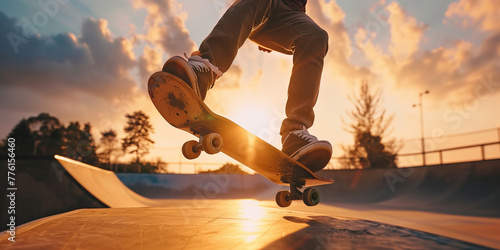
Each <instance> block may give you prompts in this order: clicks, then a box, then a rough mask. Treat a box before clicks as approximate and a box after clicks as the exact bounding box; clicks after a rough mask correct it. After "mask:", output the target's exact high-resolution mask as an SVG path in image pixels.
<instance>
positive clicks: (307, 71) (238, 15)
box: [200, 0, 328, 135]
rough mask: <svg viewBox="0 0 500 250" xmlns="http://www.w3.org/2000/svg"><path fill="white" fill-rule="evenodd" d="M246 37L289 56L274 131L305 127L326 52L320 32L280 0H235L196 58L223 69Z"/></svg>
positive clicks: (310, 118) (310, 122) (311, 113)
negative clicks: (283, 96)
mask: <svg viewBox="0 0 500 250" xmlns="http://www.w3.org/2000/svg"><path fill="white" fill-rule="evenodd" d="M247 38H249V39H250V40H252V41H254V42H256V43H258V44H259V45H261V46H262V47H265V48H268V49H272V50H275V51H279V52H282V53H285V54H291V55H293V69H292V75H291V78H290V84H289V86H288V100H287V103H286V109H285V111H286V116H287V118H286V119H285V120H284V121H283V123H282V126H281V131H280V134H281V135H284V134H285V133H287V132H289V131H291V130H296V129H302V128H303V127H304V126H305V127H306V128H309V127H311V126H312V125H313V122H314V111H313V108H314V105H315V104H316V100H317V98H318V92H319V85H320V79H321V73H322V70H323V60H324V57H325V55H326V53H327V51H328V34H327V33H326V31H324V30H323V29H322V28H320V27H319V26H318V25H317V24H316V23H315V22H314V21H313V20H312V19H311V18H310V17H309V16H307V15H306V14H305V13H303V12H301V11H298V10H294V9H292V8H291V7H289V6H287V5H286V4H284V3H283V2H282V1H281V0H237V1H236V2H235V3H233V5H232V6H231V7H230V8H229V9H228V10H227V11H226V13H225V14H224V15H223V16H222V18H221V19H220V20H219V22H218V23H217V25H216V26H215V27H214V29H213V30H212V32H211V33H210V34H209V35H208V36H207V38H206V39H205V40H204V41H203V42H202V43H201V45H200V52H201V57H203V58H207V59H208V60H209V61H210V62H211V63H213V64H214V65H215V66H217V67H218V68H219V69H220V70H221V71H222V72H226V71H227V70H228V69H229V67H230V66H231V64H232V62H233V60H234V58H235V57H236V53H237V51H238V49H239V48H240V47H241V46H242V45H243V43H244V42H245V40H246V39H247Z"/></svg>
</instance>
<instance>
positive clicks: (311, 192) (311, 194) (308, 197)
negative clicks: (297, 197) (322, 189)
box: [302, 188, 319, 206]
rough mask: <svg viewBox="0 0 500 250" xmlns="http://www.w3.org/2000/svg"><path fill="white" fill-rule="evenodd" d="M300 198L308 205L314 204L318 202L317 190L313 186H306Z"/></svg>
mask: <svg viewBox="0 0 500 250" xmlns="http://www.w3.org/2000/svg"><path fill="white" fill-rule="evenodd" d="M302 200H304V203H305V204H306V205H308V206H316V205H318V203H319V192H318V190H316V189H314V188H306V190H304V194H303V195H302Z"/></svg>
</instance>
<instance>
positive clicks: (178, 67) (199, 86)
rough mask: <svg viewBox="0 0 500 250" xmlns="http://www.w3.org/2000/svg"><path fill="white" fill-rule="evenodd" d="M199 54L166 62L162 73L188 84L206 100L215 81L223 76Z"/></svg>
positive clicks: (178, 57)
mask: <svg viewBox="0 0 500 250" xmlns="http://www.w3.org/2000/svg"><path fill="white" fill-rule="evenodd" d="M197 54H199V52H198V53H196V52H195V53H193V54H192V55H191V57H187V55H186V54H184V56H185V57H186V59H185V58H183V57H180V56H174V57H172V58H170V59H168V60H167V62H165V64H164V65H163V69H162V71H164V72H168V73H171V74H173V75H175V76H177V77H179V78H180V79H181V80H183V81H184V82H185V83H187V84H188V85H189V86H191V88H192V89H193V90H194V92H195V93H196V94H197V95H198V96H199V97H200V98H201V100H205V97H206V95H207V91H208V89H210V88H212V87H213V85H214V83H215V80H217V79H218V78H219V77H221V76H222V74H223V73H222V72H221V71H220V70H219V69H218V68H217V67H215V66H214V65H213V64H211V63H210V62H209V61H208V60H207V59H203V58H201V57H200V56H199V55H197Z"/></svg>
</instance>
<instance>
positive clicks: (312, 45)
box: [296, 27, 328, 56]
mask: <svg viewBox="0 0 500 250" xmlns="http://www.w3.org/2000/svg"><path fill="white" fill-rule="evenodd" d="M298 40H299V41H297V42H296V46H297V47H299V46H303V49H305V50H309V51H312V52H316V53H321V54H322V55H323V56H325V55H326V53H327V52H328V32H326V31H325V30H324V29H322V28H319V27H318V28H317V29H315V30H313V31H311V32H310V33H308V34H306V35H303V36H301V37H299V39H298ZM296 49H298V48H296Z"/></svg>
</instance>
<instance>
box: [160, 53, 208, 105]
mask: <svg viewBox="0 0 500 250" xmlns="http://www.w3.org/2000/svg"><path fill="white" fill-rule="evenodd" d="M162 71H163V72H167V73H170V74H173V75H174V76H177V77H179V78H180V79H181V80H183V81H184V82H185V83H187V84H189V85H190V86H191V88H192V89H193V90H194V92H195V93H196V94H197V95H198V96H200V90H199V89H198V80H197V77H196V74H195V73H194V72H193V70H192V69H191V66H189V64H188V62H187V61H186V59H184V58H182V57H180V56H173V57H171V58H170V59H168V60H167V62H165V64H164V65H163V68H162Z"/></svg>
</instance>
